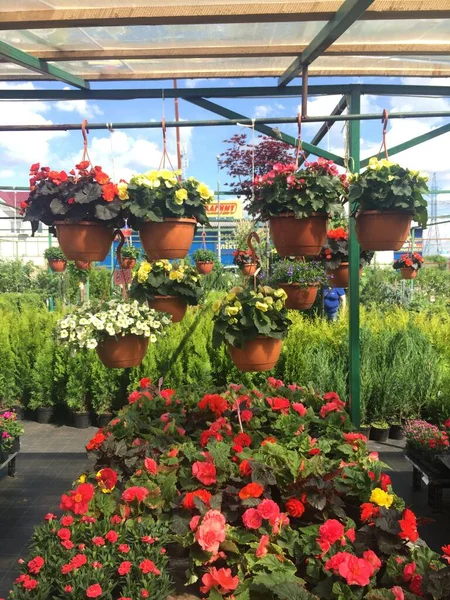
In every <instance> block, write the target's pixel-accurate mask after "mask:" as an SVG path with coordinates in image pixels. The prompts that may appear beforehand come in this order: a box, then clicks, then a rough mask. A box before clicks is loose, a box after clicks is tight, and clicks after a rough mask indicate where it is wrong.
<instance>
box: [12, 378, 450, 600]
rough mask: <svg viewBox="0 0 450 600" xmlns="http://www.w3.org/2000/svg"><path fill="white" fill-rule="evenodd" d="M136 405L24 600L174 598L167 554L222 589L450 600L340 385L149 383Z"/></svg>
mask: <svg viewBox="0 0 450 600" xmlns="http://www.w3.org/2000/svg"><path fill="white" fill-rule="evenodd" d="M128 401H129V405H128V406H127V407H126V408H125V409H123V410H122V411H121V413H120V414H119V416H118V417H117V418H116V419H114V420H113V421H112V422H111V423H110V425H109V426H108V427H106V428H104V429H102V430H99V431H98V433H97V434H96V435H95V436H94V437H93V438H92V440H91V441H90V442H89V443H88V445H87V449H88V451H89V452H92V453H93V454H94V455H95V457H96V466H95V469H94V471H93V472H91V473H85V474H83V475H82V477H81V478H80V479H79V480H78V481H77V482H75V484H74V488H73V489H72V490H71V491H69V492H68V493H67V494H65V495H63V497H62V500H61V509H62V510H63V511H64V514H63V516H62V517H60V518H58V517H57V516H56V515H52V514H48V515H47V517H46V521H45V523H44V524H43V525H41V526H39V527H38V528H37V530H36V532H35V535H34V541H33V546H32V550H31V554H30V556H29V557H28V559H27V561H25V562H23V563H22V574H21V575H20V576H19V577H18V578H17V580H16V583H15V585H14V590H13V593H12V596H11V598H14V599H17V600H23V599H25V598H34V599H36V600H38V599H39V600H40V599H41V598H42V599H43V598H46V599H53V598H54V599H56V598H58V599H59V598H73V599H76V600H78V599H79V600H81V599H85V598H108V599H120V600H125V599H127V600H129V599H133V600H135V599H136V600H137V599H139V598H151V599H152V600H166V599H167V597H168V595H169V592H170V591H172V586H171V578H172V575H175V573H173V568H174V565H175V564H177V563H176V561H174V560H173V558H171V559H170V561H168V559H167V557H168V555H170V556H171V557H174V556H182V557H185V558H186V559H187V562H186V566H187V567H188V569H187V572H186V573H184V572H183V573H182V581H184V583H185V584H186V585H189V588H188V589H194V590H195V592H194V593H196V594H197V595H199V596H203V597H205V598H208V599H209V600H220V599H222V598H223V599H226V600H232V599H235V600H263V599H264V600H275V599H279V600H285V599H288V598H289V599H292V600H294V599H298V600H318V599H323V600H362V599H365V600H380V599H381V600H383V599H386V600H417V599H418V598H419V597H424V598H426V599H429V600H431V599H433V600H443V599H444V598H448V586H449V584H450V567H448V566H447V565H446V564H445V562H443V561H442V560H441V558H440V556H439V555H438V554H436V553H434V552H432V551H431V550H430V549H429V548H428V547H427V546H426V545H425V544H423V543H422V542H421V541H420V540H419V535H418V532H417V521H416V517H415V515H414V514H413V513H412V511H411V510H409V509H408V508H405V505H404V502H403V500H402V499H401V498H399V497H398V496H397V495H396V494H395V493H394V492H393V490H392V486H391V482H390V478H389V476H388V475H386V474H384V473H383V466H384V465H383V464H382V463H380V462H379V461H378V456H377V455H376V453H369V452H368V450H367V448H366V445H365V441H366V438H365V437H364V436H363V435H361V434H359V433H356V432H353V431H352V430H351V429H352V428H351V425H350V423H349V418H348V415H347V413H346V412H345V404H344V403H343V402H342V401H341V400H340V398H339V397H338V396H337V394H335V393H333V392H331V393H328V394H325V395H324V396H319V395H317V394H316V393H315V392H313V391H312V390H309V389H308V390H305V389H303V388H301V387H299V386H297V385H296V384H292V385H289V386H285V385H284V383H283V382H281V381H278V380H276V379H273V378H269V380H268V386H267V387H265V388H264V389H262V390H261V391H259V390H251V391H250V390H246V389H244V388H242V387H241V386H238V385H234V384H232V385H230V387H229V389H228V390H226V391H225V392H224V393H222V394H217V393H211V394H206V395H205V396H204V397H202V398H198V399H197V400H195V401H191V402H190V403H189V402H187V401H185V400H184V396H183V401H182V400H181V399H178V398H177V394H176V392H175V391H174V390H170V389H165V390H162V389H160V388H159V387H158V388H156V387H154V386H152V385H151V382H150V380H149V379H142V380H141V382H140V388H139V389H138V390H136V391H134V392H132V393H131V394H130V396H129V398H128ZM443 552H444V560H446V561H449V560H450V546H448V547H444V548H443ZM179 562H182V561H179ZM169 565H171V566H172V572H171V570H170V569H169ZM178 579H179V577H178ZM178 591H180V590H178Z"/></svg>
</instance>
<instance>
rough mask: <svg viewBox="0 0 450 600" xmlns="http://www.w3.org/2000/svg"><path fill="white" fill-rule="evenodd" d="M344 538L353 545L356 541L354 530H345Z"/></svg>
mask: <svg viewBox="0 0 450 600" xmlns="http://www.w3.org/2000/svg"><path fill="white" fill-rule="evenodd" d="M345 537H346V538H347V539H348V540H350V541H351V542H352V543H353V542H354V541H355V539H356V535H355V530H354V529H353V528H351V529H347V531H346V532H345Z"/></svg>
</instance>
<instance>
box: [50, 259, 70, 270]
mask: <svg viewBox="0 0 450 600" xmlns="http://www.w3.org/2000/svg"><path fill="white" fill-rule="evenodd" d="M48 266H49V267H50V269H51V270H52V271H53V272H54V273H63V272H64V271H65V270H66V261H65V260H61V259H53V260H49V261H48Z"/></svg>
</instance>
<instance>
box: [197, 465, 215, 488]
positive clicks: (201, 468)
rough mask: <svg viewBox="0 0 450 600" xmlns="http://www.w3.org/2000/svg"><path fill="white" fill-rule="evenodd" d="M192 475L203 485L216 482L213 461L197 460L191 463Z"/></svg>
mask: <svg viewBox="0 0 450 600" xmlns="http://www.w3.org/2000/svg"><path fill="white" fill-rule="evenodd" d="M192 475H193V476H194V477H196V478H197V479H198V480H199V481H200V482H201V483H203V485H212V484H213V483H216V482H217V479H216V467H215V465H214V463H210V462H200V461H197V462H195V463H194V464H193V465H192Z"/></svg>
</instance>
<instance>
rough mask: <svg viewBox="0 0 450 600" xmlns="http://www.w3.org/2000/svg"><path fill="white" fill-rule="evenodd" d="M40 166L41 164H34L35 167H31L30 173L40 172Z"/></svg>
mask: <svg viewBox="0 0 450 600" xmlns="http://www.w3.org/2000/svg"><path fill="white" fill-rule="evenodd" d="M40 166H41V164H40V163H34V164H33V165H31V167H30V173H36V171H39V168H40Z"/></svg>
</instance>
